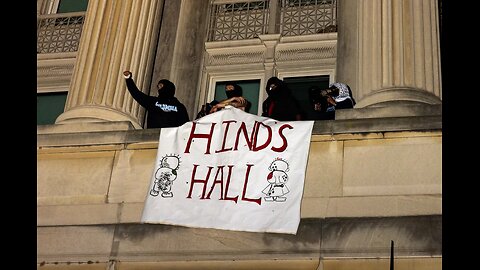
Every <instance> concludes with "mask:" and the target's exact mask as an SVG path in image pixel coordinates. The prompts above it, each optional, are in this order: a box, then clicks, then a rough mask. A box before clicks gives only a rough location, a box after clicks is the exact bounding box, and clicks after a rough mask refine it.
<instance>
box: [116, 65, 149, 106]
mask: <svg viewBox="0 0 480 270" xmlns="http://www.w3.org/2000/svg"><path fill="white" fill-rule="evenodd" d="M123 77H124V78H125V83H126V84H127V89H128V92H130V94H131V95H132V97H133V98H134V99H135V100H136V101H137V102H138V104H140V105H142V106H143V107H145V108H147V109H148V107H149V106H150V105H151V104H150V103H151V99H152V97H151V96H149V95H147V94H145V93H143V92H142V91H140V90H139V89H138V87H137V86H136V85H135V82H134V81H133V79H132V72H130V71H128V70H126V71H124V72H123Z"/></svg>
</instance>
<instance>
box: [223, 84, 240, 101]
mask: <svg viewBox="0 0 480 270" xmlns="http://www.w3.org/2000/svg"><path fill="white" fill-rule="evenodd" d="M227 85H233V90H229V91H227V90H225V94H226V95H227V98H232V97H241V96H242V94H243V93H242V87H240V85H238V84H234V83H228V84H226V85H225V87H226V86H227Z"/></svg>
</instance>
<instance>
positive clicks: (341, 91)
mask: <svg viewBox="0 0 480 270" xmlns="http://www.w3.org/2000/svg"><path fill="white" fill-rule="evenodd" d="M309 97H310V102H311V105H312V108H313V110H314V113H313V118H314V119H311V120H333V119H335V111H336V110H339V109H350V108H353V106H355V99H354V98H353V95H352V90H351V89H350V87H349V86H348V85H346V84H344V83H339V82H336V83H331V84H330V85H329V87H328V88H327V89H320V88H319V87H317V86H312V87H310V88H309Z"/></svg>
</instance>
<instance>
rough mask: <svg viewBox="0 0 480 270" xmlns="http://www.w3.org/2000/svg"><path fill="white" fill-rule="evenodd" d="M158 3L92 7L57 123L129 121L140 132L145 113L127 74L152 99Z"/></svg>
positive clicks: (108, 2) (101, 2)
mask: <svg viewBox="0 0 480 270" xmlns="http://www.w3.org/2000/svg"><path fill="white" fill-rule="evenodd" d="M159 1H160V0H139V1H114V0H98V1H91V2H90V3H89V6H88V8H87V13H86V16H85V24H84V28H83V32H82V37H81V41H80V49H79V51H78V55H77V62H76V65H75V69H74V72H73V76H72V81H71V83H70V90H69V93H68V97H67V102H66V105H65V112H64V113H63V114H61V115H60V116H59V117H58V118H57V121H56V123H62V124H63V123H72V122H102V121H130V122H132V124H133V125H134V126H135V127H136V128H141V126H142V123H143V116H144V109H143V108H142V107H141V106H140V105H139V104H138V103H137V102H136V101H134V100H133V99H132V97H131V96H130V94H129V93H128V91H127V89H126V86H125V80H124V78H123V74H122V72H123V71H124V70H130V71H132V73H133V76H134V79H135V82H136V84H137V86H138V88H139V89H141V90H142V91H145V93H146V94H148V92H149V85H150V82H149V80H150V78H151V71H152V66H153V57H154V53H155V47H156V39H157V35H158V26H159V25H158V23H159V21H160V18H159V14H160V12H159V11H160V8H161V6H160V5H159V4H158V2H159Z"/></svg>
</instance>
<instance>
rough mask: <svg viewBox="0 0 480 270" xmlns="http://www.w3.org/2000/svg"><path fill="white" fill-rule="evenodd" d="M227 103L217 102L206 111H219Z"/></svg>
mask: <svg viewBox="0 0 480 270" xmlns="http://www.w3.org/2000/svg"><path fill="white" fill-rule="evenodd" d="M227 105H228V104H226V103H222V102H221V103H218V104H217V105H215V106H213V107H212V108H211V109H210V111H209V112H208V113H209V114H210V113H214V112H216V111H219V110H221V109H223V108H225V106H227Z"/></svg>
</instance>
